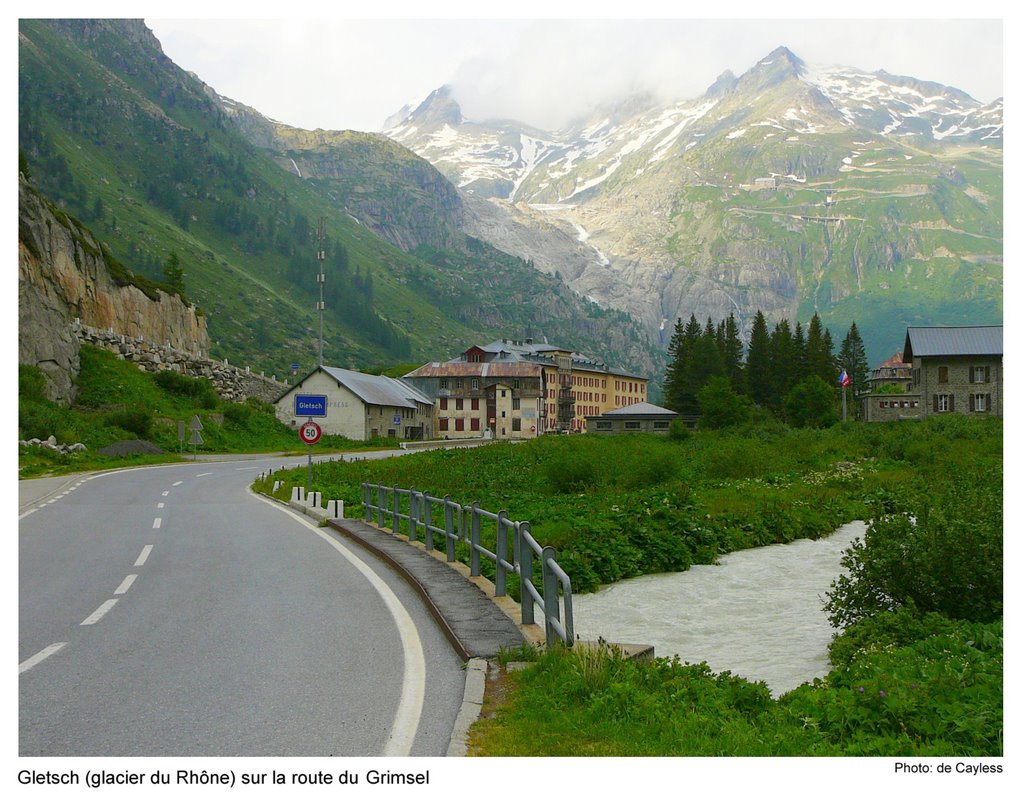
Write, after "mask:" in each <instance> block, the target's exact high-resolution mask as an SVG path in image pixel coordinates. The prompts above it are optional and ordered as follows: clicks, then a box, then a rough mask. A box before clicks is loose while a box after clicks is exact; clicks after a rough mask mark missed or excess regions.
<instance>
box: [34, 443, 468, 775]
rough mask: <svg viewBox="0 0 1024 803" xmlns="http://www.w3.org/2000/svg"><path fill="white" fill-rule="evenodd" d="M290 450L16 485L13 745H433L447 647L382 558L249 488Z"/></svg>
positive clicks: (447, 677) (457, 698)
mask: <svg viewBox="0 0 1024 803" xmlns="http://www.w3.org/2000/svg"><path fill="white" fill-rule="evenodd" d="M282 462H284V461H282V458H275V457H267V458H265V459H261V460H251V459H250V460H246V461H244V462H223V463H194V464H185V465H181V464H176V465H172V466H160V467H151V468H139V469H130V470H125V471H118V472H113V473H109V474H103V475H94V476H92V477H89V478H85V477H76V478H71V479H65V480H60V481H54V480H40V481H36V483H37V484H35V485H33V484H32V483H29V484H26V483H21V494H20V496H21V502H22V508H21V510H22V512H21V520H20V528H19V580H20V610H19V662H20V665H19V703H20V705H19V710H20V730H19V752H20V754H21V755H23V756H128V755H144V756H165V755H176V756H209V755H217V756H263V755H266V756H275V755H287V756H320V755H349V756H375V755H444V753H445V750H446V748H447V745H448V739H449V737H450V735H451V731H452V725H453V723H454V721H455V717H456V715H457V713H458V708H459V705H460V703H461V701H462V694H463V689H464V674H463V671H462V667H461V665H460V663H459V660H458V658H457V656H456V655H455V653H454V652H453V651H452V649H451V647H450V646H449V644H448V642H447V641H446V640H445V639H444V637H443V636H442V635H441V633H440V631H439V630H438V629H437V627H436V625H435V624H434V622H433V620H432V619H431V618H430V617H429V615H428V614H427V613H426V611H425V609H424V608H423V607H422V604H421V603H420V601H419V598H418V597H416V596H415V594H414V593H413V592H412V591H411V590H410V589H409V588H408V586H407V585H406V584H405V583H404V582H403V581H402V580H401V579H399V578H397V577H396V576H394V575H393V574H392V573H391V571H390V569H389V568H388V567H386V566H385V565H384V564H382V563H380V562H379V561H377V560H376V559H375V558H374V557H373V556H371V555H369V554H368V553H366V552H364V551H361V550H359V548H358V547H356V546H354V545H351V544H349V543H345V542H343V541H342V540H341V539H340V538H338V537H336V536H335V535H332V534H331V533H332V531H330V530H326V529H320V528H316V527H315V526H312V524H311V523H310V522H309V520H307V519H303V518H302V517H301V516H298V515H297V514H295V513H294V512H293V511H290V510H288V509H285V508H283V507H281V506H279V505H275V504H273V503H270V502H267V501H266V500H263V499H261V498H260V497H257V496H255V495H253V494H252V493H251V492H250V491H248V490H247V486H248V485H249V484H250V483H251V482H252V480H253V479H254V477H255V476H256V474H257V473H258V472H259V471H261V470H264V469H266V468H269V467H274V468H277V467H279V466H280V465H281V464H282ZM287 462H289V463H290V464H293V465H294V464H297V463H298V464H301V463H304V462H305V461H304V459H302V460H297V459H296V458H290V459H289V460H288V461H287ZM50 500H52V501H50ZM44 503H45V504H44Z"/></svg>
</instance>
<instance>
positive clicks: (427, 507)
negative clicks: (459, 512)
mask: <svg viewBox="0 0 1024 803" xmlns="http://www.w3.org/2000/svg"><path fill="white" fill-rule="evenodd" d="M432 508H433V505H432V504H431V502H430V500H429V499H428V498H427V495H426V494H423V537H424V538H425V539H426V542H427V551H428V552H433V551H434V531H433V530H431V529H430V528H431V527H432V526H433V522H432V521H431V509H432Z"/></svg>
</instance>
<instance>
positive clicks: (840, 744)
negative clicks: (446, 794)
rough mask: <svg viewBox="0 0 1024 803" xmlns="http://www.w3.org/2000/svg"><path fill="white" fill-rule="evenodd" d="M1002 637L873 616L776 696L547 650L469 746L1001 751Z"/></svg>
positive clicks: (581, 751)
mask: <svg viewBox="0 0 1024 803" xmlns="http://www.w3.org/2000/svg"><path fill="white" fill-rule="evenodd" d="M854 643H855V644H856V649H851V645H852V644H854ZM1002 646H1003V637H1002V623H1001V622H994V623H991V624H972V623H969V622H963V621H956V620H951V619H946V618H944V617H941V616H932V617H929V618H927V619H924V620H920V619H914V618H912V617H906V616H904V617H900V616H898V615H894V614H886V615H885V616H884V617H883V618H880V619H878V620H875V621H873V622H872V623H871V627H867V626H865V627H861V628H859V629H857V630H856V631H851V632H849V633H848V634H847V635H845V636H843V637H841V638H839V639H837V640H836V642H835V643H834V644H833V646H832V649H831V653H830V654H831V658H832V663H833V666H834V669H833V670H832V671H831V672H830V673H829V674H828V676H827V677H825V678H823V679H821V680H819V681H817V682H815V683H813V684H804V685H802V686H800V687H798V688H796V689H794V690H793V691H791V692H789V693H787V694H785V695H783V696H782V697H780V698H779V699H777V700H776V699H772V696H771V694H770V692H769V690H768V688H767V687H766V686H765V685H764V683H751V682H749V681H747V680H745V679H743V678H740V677H736V676H734V675H732V674H731V673H729V672H722V673H718V674H715V673H713V672H712V671H711V670H710V669H709V668H708V666H707V664H704V663H699V664H683V663H680V661H679V660H678V658H675V659H666V658H656V659H655V660H653V661H652V662H650V663H641V662H636V661H631V660H628V659H626V658H624V657H622V655H621V654H619V653H617V652H616V650H615V649H614V648H613V647H609V646H605V647H598V648H585V649H576V650H573V651H565V650H555V651H552V652H548V653H546V654H544V655H542V656H540V657H539V658H538V659H537V660H536V661H535V663H533V664H532V665H531V666H530V667H528V668H527V669H525V670H523V671H522V672H518V673H514V674H511V675H509V676H508V678H507V679H506V684H507V688H506V689H505V695H506V698H505V702H504V703H501V704H499V705H498V707H497V710H496V711H494V712H492V713H491V715H490V716H488V717H485V718H483V719H481V720H480V721H479V722H477V724H476V725H475V726H474V727H473V729H472V731H471V732H470V753H471V754H476V755H489V756H498V755H501V756H537V755H544V756H566V755H572V756H608V755H614V756H1000V755H1002V754H1003V710H1002V671H1003V669H1002V668H1003V661H1002Z"/></svg>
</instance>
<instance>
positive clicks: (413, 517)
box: [409, 488, 419, 541]
mask: <svg viewBox="0 0 1024 803" xmlns="http://www.w3.org/2000/svg"><path fill="white" fill-rule="evenodd" d="M418 518H419V505H418V504H417V499H416V489H415V488H410V489H409V540H410V541H415V540H416V535H417V533H416V525H417V524H418V521H417V520H418Z"/></svg>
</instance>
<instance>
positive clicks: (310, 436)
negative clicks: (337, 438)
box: [299, 421, 323, 446]
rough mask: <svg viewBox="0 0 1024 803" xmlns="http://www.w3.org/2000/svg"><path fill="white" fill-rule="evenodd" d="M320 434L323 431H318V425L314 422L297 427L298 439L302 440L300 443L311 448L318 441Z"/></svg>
mask: <svg viewBox="0 0 1024 803" xmlns="http://www.w3.org/2000/svg"><path fill="white" fill-rule="evenodd" d="M322 434H323V431H322V430H321V429H320V425H319V424H318V423H316V422H315V421H307V422H306V423H305V424H303V425H302V426H301V427H299V437H300V438H302V442H303V443H308V444H310V445H311V446H312V445H313V444H314V443H316V442H317V441H318V440H320V436H321V435H322Z"/></svg>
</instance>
